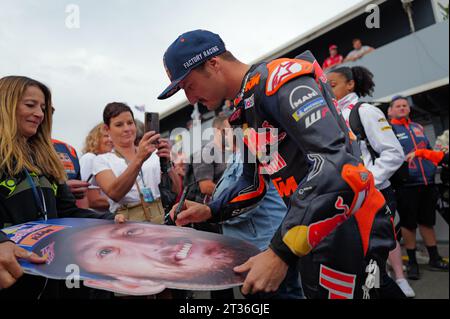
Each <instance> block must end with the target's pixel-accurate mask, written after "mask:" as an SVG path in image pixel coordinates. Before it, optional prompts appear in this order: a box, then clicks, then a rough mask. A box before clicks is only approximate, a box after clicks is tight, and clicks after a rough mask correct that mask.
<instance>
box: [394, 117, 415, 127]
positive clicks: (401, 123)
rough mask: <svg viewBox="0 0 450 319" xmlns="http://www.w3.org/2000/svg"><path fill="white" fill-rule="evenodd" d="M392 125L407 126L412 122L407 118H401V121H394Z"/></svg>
mask: <svg viewBox="0 0 450 319" xmlns="http://www.w3.org/2000/svg"><path fill="white" fill-rule="evenodd" d="M391 124H395V125H404V126H407V125H409V124H411V120H410V119H409V118H406V117H404V118H401V119H392V120H391Z"/></svg>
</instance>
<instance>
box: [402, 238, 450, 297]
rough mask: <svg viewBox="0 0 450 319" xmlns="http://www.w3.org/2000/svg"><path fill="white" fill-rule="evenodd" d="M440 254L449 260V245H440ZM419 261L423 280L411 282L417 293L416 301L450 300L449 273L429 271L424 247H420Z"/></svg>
mask: <svg viewBox="0 0 450 319" xmlns="http://www.w3.org/2000/svg"><path fill="white" fill-rule="evenodd" d="M439 253H440V254H441V256H443V257H446V258H447V259H448V253H449V246H448V244H445V245H439ZM404 255H405V254H404ZM405 260H406V258H405ZM417 261H418V263H419V267H420V274H421V278H420V279H419V280H410V281H409V284H410V285H411V287H412V288H413V289H414V291H415V292H416V299H449V273H448V272H436V271H430V270H429V269H428V267H427V263H428V256H427V253H426V249H425V247H423V246H419V247H418V253H417Z"/></svg>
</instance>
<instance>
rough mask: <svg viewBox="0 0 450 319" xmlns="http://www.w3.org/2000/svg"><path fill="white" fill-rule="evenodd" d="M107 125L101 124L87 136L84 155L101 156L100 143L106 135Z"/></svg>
mask: <svg viewBox="0 0 450 319" xmlns="http://www.w3.org/2000/svg"><path fill="white" fill-rule="evenodd" d="M104 126H105V124H103V123H100V124H97V125H96V126H95V127H94V128H93V129H92V130H91V131H90V132H89V134H88V136H86V140H85V141H84V148H83V154H86V153H94V154H95V155H99V152H100V141H101V139H102V137H103V134H104V133H105V128H104Z"/></svg>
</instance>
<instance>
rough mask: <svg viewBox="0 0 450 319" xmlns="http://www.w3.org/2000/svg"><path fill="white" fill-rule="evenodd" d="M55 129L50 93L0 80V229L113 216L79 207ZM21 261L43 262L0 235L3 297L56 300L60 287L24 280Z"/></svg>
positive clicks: (28, 82)
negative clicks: (56, 143) (44, 221)
mask: <svg viewBox="0 0 450 319" xmlns="http://www.w3.org/2000/svg"><path fill="white" fill-rule="evenodd" d="M51 130H52V99H51V94H50V90H49V89H48V88H47V87H46V86H45V85H44V84H42V83H40V82H38V81H36V80H33V79H30V78H26V77H22V76H8V77H4V78H1V79H0V136H1V139H0V176H1V177H0V229H1V228H3V227H5V226H10V225H16V224H21V223H24V222H29V221H35V220H39V219H47V218H49V219H50V218H60V217H87V218H105V219H106V218H109V219H112V218H113V215H112V214H110V213H106V214H98V213H95V212H92V211H90V210H85V209H80V208H78V207H77V206H76V205H75V198H74V197H73V195H72V193H71V192H70V190H69V188H68V187H67V184H66V175H65V172H64V169H63V166H62V164H61V162H60V160H59V158H58V155H57V154H56V151H55V149H54V148H53V145H52V140H51ZM118 221H121V220H120V216H119V218H118ZM19 258H21V259H26V260H29V261H30V262H33V263H42V262H45V260H44V258H41V257H39V256H37V255H34V254H30V253H28V252H27V251H25V250H23V249H21V248H19V247H18V246H16V245H15V244H14V243H12V242H11V241H9V240H8V237H7V236H6V234H4V233H2V232H1V231H0V299H4V298H27V299H28V298H37V297H38V296H39V295H41V296H43V297H45V296H47V297H55V295H54V294H53V292H54V291H55V287H56V286H55V285H56V283H55V282H53V281H52V280H49V281H48V282H47V283H46V280H45V279H43V278H42V277H37V276H29V275H25V276H23V270H22V268H21V267H20V266H19V263H18V261H17V259H19ZM19 278H20V280H19ZM17 281H18V282H17ZM16 282H17V284H16ZM6 288H8V289H6Z"/></svg>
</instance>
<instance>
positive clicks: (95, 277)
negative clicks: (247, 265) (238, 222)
mask: <svg viewBox="0 0 450 319" xmlns="http://www.w3.org/2000/svg"><path fill="white" fill-rule="evenodd" d="M3 232H4V233H6V234H7V235H8V237H9V238H10V239H11V240H12V241H14V242H15V243H16V244H18V245H19V246H21V247H23V248H25V249H27V250H29V251H33V252H35V253H36V254H38V255H43V256H46V258H47V262H46V263H45V264H42V265H39V264H31V263H28V262H26V261H21V266H22V267H23V268H24V271H25V272H26V273H28V274H33V275H39V276H44V277H47V278H53V279H64V280H65V279H66V278H67V277H68V276H69V275H70V274H71V273H70V271H69V272H67V269H68V266H70V267H69V268H70V269H72V270H73V269H79V276H80V280H83V281H84V284H85V285H86V286H89V287H92V288H98V289H103V290H109V291H113V292H118V293H124V294H129V295H149V294H156V293H159V292H161V291H162V290H164V289H166V288H174V289H188V290H220V289H226V288H230V287H234V286H239V285H241V284H242V282H243V280H244V278H245V277H244V276H242V275H240V274H237V273H235V272H234V271H233V267H235V266H237V265H240V264H243V263H244V262H246V261H247V260H248V258H250V257H252V256H254V255H256V254H258V253H259V251H258V249H257V248H256V247H254V246H253V245H251V244H249V243H247V242H244V241H241V240H237V239H233V238H229V237H225V236H222V235H218V234H213V233H207V232H201V231H196V230H193V229H190V228H180V227H173V226H166V225H155V224H150V223H132V222H128V223H125V224H114V223H113V222H112V221H106V220H93V219H80V218H76V219H72V218H66V219H53V220H48V221H46V222H45V221H38V222H29V223H25V224H21V225H16V226H13V227H9V228H6V229H3Z"/></svg>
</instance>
